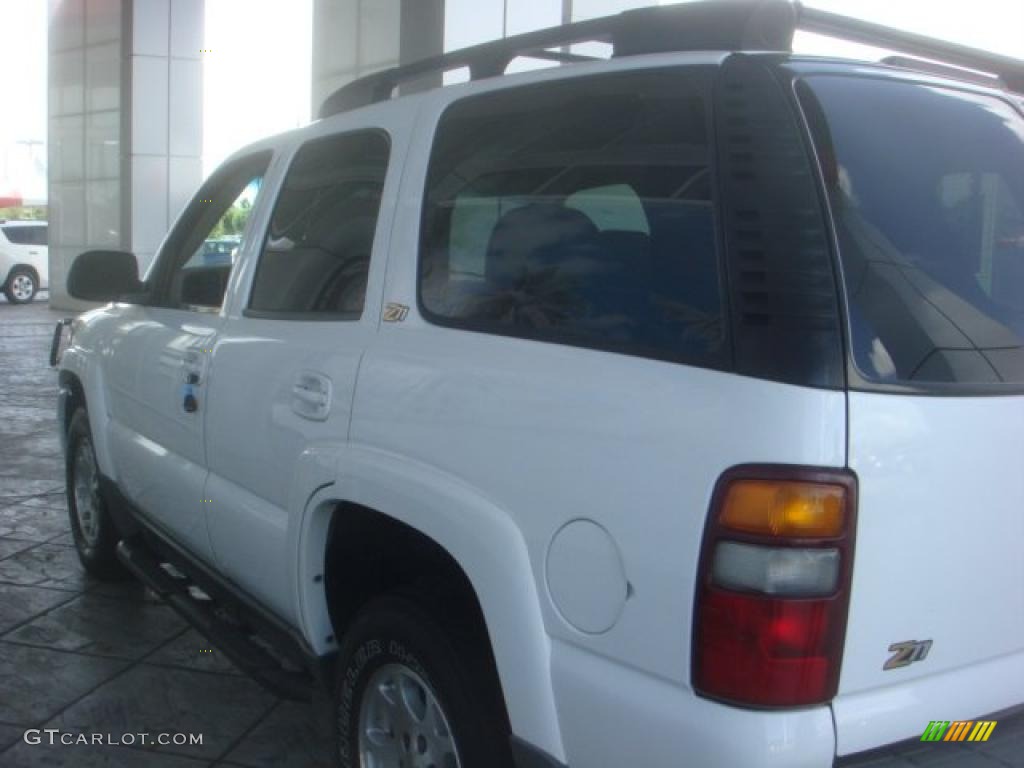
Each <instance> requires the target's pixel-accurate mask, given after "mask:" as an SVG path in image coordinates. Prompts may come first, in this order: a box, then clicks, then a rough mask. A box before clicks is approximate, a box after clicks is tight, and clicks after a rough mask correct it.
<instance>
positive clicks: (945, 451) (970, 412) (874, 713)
mask: <svg viewBox="0 0 1024 768" xmlns="http://www.w3.org/2000/svg"><path fill="white" fill-rule="evenodd" d="M849 399H850V468H851V469H852V470H853V471H854V472H856V473H857V477H858V480H859V488H860V501H859V512H858V517H859V519H858V523H857V552H856V555H855V558H854V574H853V590H852V593H851V594H852V597H851V600H850V616H849V624H848V627H847V634H846V651H845V656H844V659H843V669H842V679H841V681H840V689H839V691H840V695H839V697H838V698H837V699H836V701H835V704H834V709H835V712H836V726H837V731H838V738H839V752H840V754H846V753H848V752H855V751H860V750H864V749H868V748H870V747H875V746H878V745H880V744H885V743H888V742H890V741H893V740H896V739H905V738H909V737H912V736H915V735H920V732H921V730H922V729H923V727H924V726H923V725H922V723H925V724H926V723H927V722H928V721H929V720H931V719H934V718H936V717H941V719H943V720H946V719H949V720H954V719H959V718H962V719H970V718H975V717H979V716H981V715H985V714H989V713H991V712H995V711H998V710H1000V709H1003V708H1006V707H1008V706H1010V705H1013V704H1019V703H1020V702H1021V698H1022V696H1024V559H1022V557H1021V546H1022V544H1024V474H1022V473H1021V471H1020V467H1019V465H1018V464H1019V454H1020V444H1021V442H1020V441H1021V437H1020V436H1021V435H1022V434H1024V398H1022V397H915V396H908V395H885V394H864V393H858V392H851V393H850V394H849ZM908 640H917V641H923V640H932V641H933V645H932V647H931V649H930V651H929V653H928V655H927V657H926V658H925V659H924V660H923V661H920V662H916V663H912V664H910V665H908V666H904V667H901V668H898V669H890V670H887V671H884V670H883V669H882V666H883V664H884V663H885V662H886V660H887V659H888V658H889V657H890V656H891V655H892V654H891V653H890V652H889V651H888V648H889V645H890V644H892V643H896V642H902V641H908Z"/></svg>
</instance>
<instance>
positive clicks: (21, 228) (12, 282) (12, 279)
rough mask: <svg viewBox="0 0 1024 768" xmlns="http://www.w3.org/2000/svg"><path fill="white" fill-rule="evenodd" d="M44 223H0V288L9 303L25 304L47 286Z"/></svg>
mask: <svg viewBox="0 0 1024 768" xmlns="http://www.w3.org/2000/svg"><path fill="white" fill-rule="evenodd" d="M46 243H47V226H46V222H45V221H3V220H0V289H2V290H3V292H4V295H5V296H7V300H8V301H9V302H11V303H12V304H27V303H28V302H30V301H32V299H34V298H35V295H36V294H37V293H38V292H39V291H41V290H45V289H46V288H48V287H49V284H50V275H49V261H48V249H47V244H46Z"/></svg>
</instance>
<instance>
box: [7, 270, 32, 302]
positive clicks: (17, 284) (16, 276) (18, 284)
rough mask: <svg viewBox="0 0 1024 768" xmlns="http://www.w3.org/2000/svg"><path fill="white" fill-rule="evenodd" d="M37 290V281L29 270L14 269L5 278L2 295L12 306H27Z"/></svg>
mask: <svg viewBox="0 0 1024 768" xmlns="http://www.w3.org/2000/svg"><path fill="white" fill-rule="evenodd" d="M38 290H39V281H38V280H37V279H36V276H35V273H34V272H32V270H31V269H25V268H24V267H16V268H15V269H12V270H11V273H10V274H9V275H8V276H7V285H6V286H5V287H4V295H5V296H7V300H8V301H9V302H11V303H12V304H28V303H29V302H30V301H32V299H34V298H35V295H36V291H38Z"/></svg>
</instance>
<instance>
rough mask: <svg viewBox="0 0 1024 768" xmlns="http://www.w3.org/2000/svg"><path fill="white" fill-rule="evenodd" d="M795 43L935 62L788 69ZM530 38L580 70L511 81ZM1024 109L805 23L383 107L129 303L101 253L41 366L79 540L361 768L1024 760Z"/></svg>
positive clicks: (186, 229)
mask: <svg viewBox="0 0 1024 768" xmlns="http://www.w3.org/2000/svg"><path fill="white" fill-rule="evenodd" d="M798 22H799V26H801V27H804V28H807V29H810V30H811V31H815V32H823V33H826V34H829V33H831V34H834V35H838V36H840V37H842V36H846V37H850V38H852V39H855V40H860V41H861V42H865V41H868V42H870V41H872V40H874V41H875V42H876V43H877V44H878V45H882V46H884V47H886V48H897V49H903V50H906V51H907V52H909V53H912V54H915V55H919V56H923V57H926V58H928V59H931V60H934V59H936V58H939V59H942V60H944V61H946V62H947V63H946V64H943V65H940V66H937V65H935V64H934V63H927V62H918V61H916V60H915V61H906V60H904V62H903V63H902V65H901V66H893V65H891V64H889V65H886V64H878V63H865V62H850V61H844V60H836V59H821V58H812V57H803V56H798V55H795V54H793V53H792V52H791V50H790V49H791V44H792V37H793V33H794V30H795V28H796V27H797V26H798ZM583 41H599V42H604V43H605V45H606V46H607V45H608V44H610V45H611V46H612V47H613V49H614V52H615V56H614V57H612V58H610V59H604V60H588V59H587V58H586V57H585V56H583V55H582V54H580V53H576V52H574V51H576V50H578V49H577V48H576V47H575V44H577V43H580V42H583ZM599 47H600V46H598V48H599ZM587 50H590V48H587ZM521 55H528V56H535V57H539V58H546V59H553V60H556V61H564V62H566V63H567V66H564V67H558V68H550V69H547V70H543V71H535V72H528V73H520V74H515V75H507V76H505V75H503V72H504V69H505V66H506V65H507V64H508V63H509V62H510V61H511V60H512V59H514V58H516V57H517V56H521ZM950 64H954V65H958V66H960V67H970V68H971V71H967V70H964V69H958V68H956V67H954V66H950ZM458 67H468V68H469V69H470V70H471V71H472V74H473V78H472V81H471V82H469V83H465V84H460V85H453V86H451V87H444V88H436V89H433V90H429V91H427V92H421V93H415V94H411V95H406V96H398V97H397V98H392V95H393V94H394V93H395V92H396V91H397V90H398V87H399V86H400V85H402V84H403V83H405V82H408V81H410V80H415V79H417V78H422V77H424V76H425V75H434V74H437V72H438V71H439V70H450V69H454V68H458ZM936 70H939V71H936ZM978 70H980V71H981V72H988V73H989V74H988V75H979V74H978V72H977V71H978ZM439 79H440V78H439ZM1022 89H1024V62H1019V61H1015V60H1011V59H1006V58H1001V57H996V56H991V55H988V54H985V53H983V52H978V51H971V50H970V49H965V48H960V47H956V46H950V45H946V44H942V43H939V42H936V41H928V40H925V39H923V38H920V37H917V36H914V35H910V34H907V33H900V32H897V31H895V30H890V29H886V28H880V27H877V26H873V25H866V24H864V23H862V22H857V21H853V20H849V19H843V18H842V17H836V16H833V15H831V14H828V13H824V12H821V11H815V10H811V9H804V10H803V12H802V13H801V14H799V15H798V14H797V13H795V12H794V7H793V6H791V5H789V4H788V3H785V2H779V1H775V2H763V3H757V2H728V3H725V2H723V3H692V4H690V3H686V4H679V5H674V6H665V7H661V8H651V9H645V10H641V11H635V12H629V13H625V14H622V15H620V16H618V17H610V18H606V19H597V20H594V21H587V22H581V23H579V24H573V25H568V26H566V27H562V28H558V29H552V30H543V31H541V32H536V33H531V34H528V35H524V36H520V37H515V38H510V39H508V40H505V41H499V42H497V43H493V44H486V45H483V46H480V47H478V48H475V49H469V50H467V51H461V52H455V53H452V54H449V55H446V56H445V57H443V58H441V59H440V60H437V61H433V62H425V63H420V64H411V65H408V66H404V67H399V68H397V69H394V70H386V71H384V72H381V73H377V74H374V75H370V76H369V77H367V78H362V79H360V80H357V81H355V82H353V83H351V84H349V85H347V86H345V87H343V88H342V89H340V90H339V91H337V92H335V94H333V95H332V96H331V97H330V98H329V99H328V100H327V102H326V103H325V106H324V108H323V109H322V110H321V117H322V119H320V120H318V121H316V122H315V123H313V124H312V125H309V126H307V127H305V128H302V129H300V130H297V131H293V132H290V133H287V134H283V135H281V136H276V137H273V138H270V139H267V140H265V141H262V142H259V143H256V144H254V145H252V146H249V147H246V148H244V149H242V150H240V151H239V152H238V153H237V154H236V155H235V156H233V157H232V158H230V159H229V160H228V161H226V162H225V163H224V164H223V165H222V166H221V167H220V168H219V169H218V170H217V171H215V172H214V173H213V175H212V176H211V177H210V178H209V179H208V180H207V181H206V182H204V184H203V186H202V187H201V189H200V190H199V191H198V192H197V194H196V196H195V198H194V199H193V201H192V202H191V203H190V204H189V205H188V206H187V207H186V209H185V210H184V212H183V213H182V215H181V217H180V218H179V220H178V221H177V222H176V223H175V225H174V227H173V228H172V230H171V232H170V234H169V235H168V237H167V239H166V240H165V242H164V243H163V244H162V245H161V248H160V251H159V253H158V255H157V257H156V259H155V261H154V263H153V265H152V266H151V267H150V269H149V271H148V272H147V274H146V275H145V276H144V279H142V280H140V279H139V275H138V271H137V264H136V261H135V257H134V256H133V255H132V254H130V253H123V252H111V251H92V252H89V253H86V254H82V255H81V256H79V257H78V259H77V260H76V261H75V262H74V264H73V265H72V268H71V270H70V272H69V275H68V281H67V287H68V292H69V293H70V294H71V295H72V296H75V297H77V298H80V299H86V300H89V299H91V300H94V301H109V302H111V303H109V304H107V305H106V306H104V307H101V308H99V309H96V310H94V311H92V312H89V313H87V314H84V315H82V316H80V317H79V318H76V319H75V320H74V321H72V323H71V334H70V336H71V338H70V341H67V342H64V343H66V345H67V346H66V350H65V351H64V352H63V355H62V356H61V355H60V354H59V351H60V348H61V343H62V342H61V339H62V338H64V331H63V327H62V328H61V329H60V331H61V333H60V334H58V335H57V336H56V337H55V345H54V350H53V352H54V354H53V359H54V360H55V361H56V362H57V363H58V364H59V366H60V370H59V381H60V398H59V423H60V424H61V427H62V436H63V439H64V446H65V457H66V471H67V489H68V506H69V513H70V521H71V527H72V532H73V535H74V540H75V544H76V546H77V548H78V552H79V556H80V557H81V560H82V562H83V563H84V564H85V566H86V567H87V569H88V570H89V571H90V572H91V573H93V574H96V575H99V576H116V575H118V574H119V573H121V572H123V570H124V569H127V570H128V571H129V572H131V573H133V574H135V575H136V576H137V577H139V578H140V579H141V580H142V581H144V582H145V583H147V584H148V585H149V586H150V587H151V588H152V589H153V590H155V591H156V592H157V593H158V594H160V595H161V596H163V597H164V598H165V599H166V600H167V601H168V602H169V603H170V604H171V605H173V606H174V607H175V608H176V609H178V610H179V611H181V612H182V613H183V614H184V615H185V616H186V617H187V618H189V619H190V620H191V621H192V622H193V623H194V624H196V625H197V626H198V627H200V629H201V630H202V631H204V632H206V633H207V634H209V635H210V637H211V638H212V639H213V640H214V642H216V643H217V644H218V646H219V647H220V648H221V649H223V650H224V651H225V652H226V653H227V654H229V655H230V656H231V657H232V658H233V659H234V660H235V661H236V662H237V663H238V664H239V665H240V666H241V667H242V668H243V669H245V670H246V671H248V672H250V673H252V674H253V675H254V676H256V677H258V678H259V679H261V680H262V681H263V682H265V683H266V684H268V685H270V686H272V687H274V689H275V690H278V691H280V692H282V693H286V694H288V695H293V696H309V695H310V691H311V689H316V688H320V689H324V690H325V691H327V692H329V693H330V698H328V697H326V696H324V697H323V698H324V699H325V700H329V701H331V702H332V707H333V709H332V712H331V721H332V722H333V723H334V724H335V726H336V737H337V744H336V750H337V751H336V753H335V758H336V760H337V764H338V765H340V766H343V768H356V767H357V766H359V767H361V768H398V767H399V766H405V767H406V768H429V767H430V766H434V767H435V768H442V766H443V767H444V768H508V766H511V765H515V766H519V767H520V768H527V767H529V768H563V767H564V766H569V768H623V767H625V766H636V767H637V768H677V767H678V766H696V767H697V768H718V767H719V766H722V767H723V768H725V767H728V768H733V767H735V768H827V767H828V766H832V765H834V764H836V763H838V764H839V765H843V766H850V765H860V764H870V765H872V766H878V765H881V763H879V762H878V761H877V755H875V754H873V751H874V750H876V749H879V748H887V749H890V748H892V749H900V748H905V747H897V746H895V745H898V744H899V743H900V742H907V741H908V740H909V743H910V744H911V745H912V746H913V747H914V748H915V749H917V750H920V749H921V736H922V733H923V732H924V731H925V729H926V728H929V723H930V722H934V721H965V722H966V721H972V722H973V721H982V722H985V723H986V725H984V726H978V727H981V728H982V731H981V733H982V735H987V734H988V733H990V730H989V725H987V723H989V722H991V721H998V727H997V728H995V731H994V734H993V735H992V739H993V740H998V739H1000V738H1001V737H1003V736H1004V735H1006V737H1007V738H1009V739H1013V738H1014V735H1015V733H1016V734H1019V733H1020V731H1021V724H1022V723H1024V713H1022V711H1021V710H1020V709H1019V708H1020V707H1021V706H1022V705H1024V560H1022V557H1021V553H1022V551H1024V472H1022V471H1021V446H1022V440H1024V259H1022V249H1021V247H1020V243H1021V237H1022V235H1024V215H1022V214H1024V115H1022V113H1021V110H1020V107H1019V104H1018V103H1017V102H1016V101H1015V99H1016V98H1017V97H1016V96H1014V95H1013V93H1012V91H1016V92H1018V93H1019V92H1021V91H1022ZM254 185H255V186H254ZM254 188H255V189H258V190H259V192H258V194H256V195H255V196H254V197H253V202H252V205H251V208H248V207H247V208H246V210H251V214H248V217H247V219H246V221H244V222H242V223H241V226H242V233H243V234H242V238H241V242H240V244H239V245H238V251H237V258H234V259H228V258H225V257H224V256H223V255H220V256H218V257H217V258H213V259H209V260H207V259H205V258H204V256H203V254H204V248H206V247H207V246H206V245H205V244H206V243H207V241H208V240H210V239H211V233H213V232H220V231H224V227H223V219H224V216H225V215H226V213H227V212H228V211H230V210H232V208H233V206H235V204H236V202H237V201H239V200H240V199H248V198H246V190H247V189H254ZM238 207H241V204H240V203H239V204H238ZM168 565H173V566H174V568H168V567H166V566H168ZM195 587H198V588H199V589H201V590H202V592H204V593H205V594H206V595H207V596H209V597H210V598H212V600H201V599H200V600H197V599H194V598H195V595H196V590H195V589H194V588H195ZM200 596H201V595H200ZM196 695H197V696H200V695H202V692H201V691H197V692H196ZM1014 708H1018V709H1017V710H1016V712H1011V711H1012V710H1013V709H1014ZM1014 723H1016V724H1017V725H1016V726H1014ZM1014 728H1016V729H1017V730H1016V731H1014ZM963 730H964V728H963V727H962V726H957V727H956V729H954V730H953V731H951V733H955V734H959V733H961V732H962V731H963ZM928 733H929V734H930V733H932V729H929V731H928ZM973 733H974V731H972V734H973ZM1018 737H1019V736H1018ZM932 746H934V747H935V748H936V749H935V750H934V751H933V754H932V755H931V756H929V755H924V754H922V753H920V752H919V751H917V752H914V754H913V756H912V759H908V760H905V761H902V762H899V763H897V764H902V765H907V764H910V763H911V762H913V763H914V764H915V765H921V764H923V763H925V762H926V760H928V759H935V760H937V761H939V762H946V761H948V760H949V759H950V758H949V756H950V754H951V753H950V752H949V751H948V750H946V751H943V749H944V747H948V746H949V745H948V744H945V745H927V744H926V745H925V747H924V748H925V749H928V748H930V747H932ZM964 746H966V745H953V747H954V748H956V747H964ZM946 764H948V762H946Z"/></svg>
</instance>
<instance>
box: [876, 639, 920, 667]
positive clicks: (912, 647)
mask: <svg viewBox="0 0 1024 768" xmlns="http://www.w3.org/2000/svg"><path fill="white" fill-rule="evenodd" d="M931 649H932V641H931V640H905V641H904V642H902V643H893V644H892V645H890V646H889V650H890V651H892V652H893V654H892V656H890V657H889V660H888V661H887V662H885V664H884V665H883V666H882V669H898V668H899V667H905V666H907V665H908V664H913V663H914V662H915V661H924V659H925V657H926V656H927V655H928V651H930V650H931Z"/></svg>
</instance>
